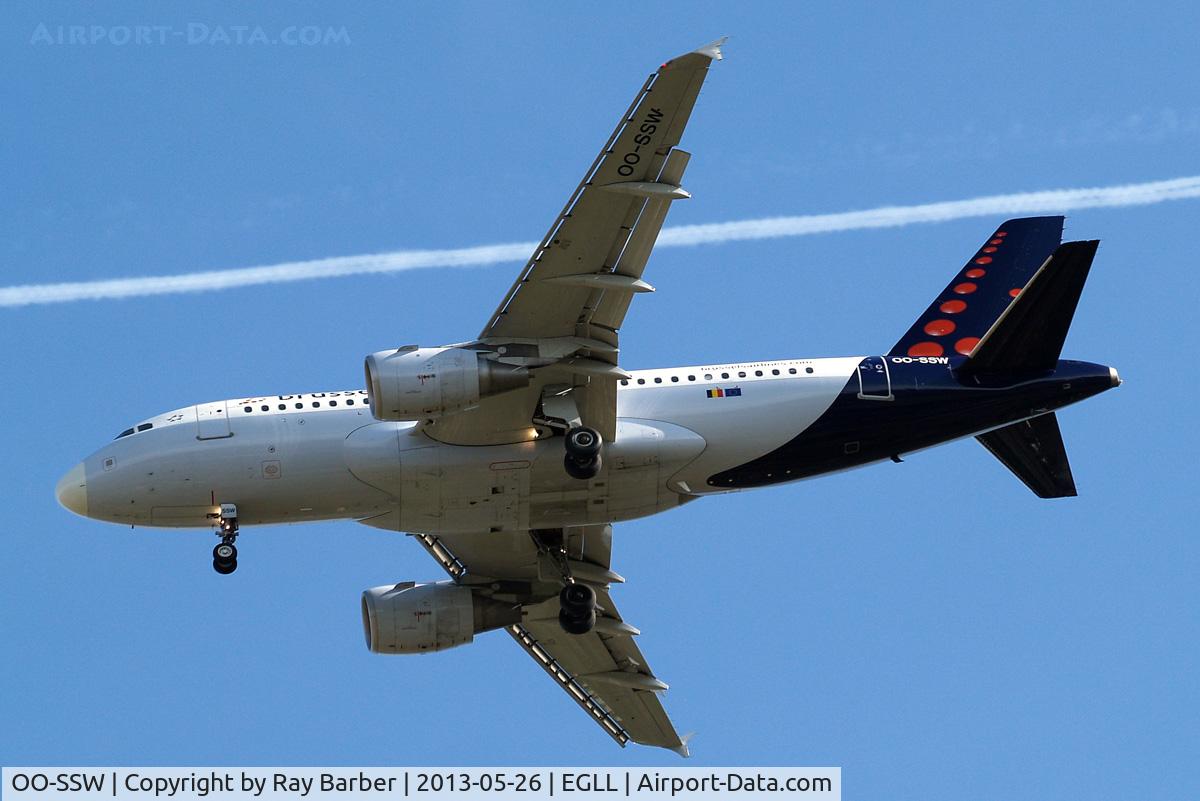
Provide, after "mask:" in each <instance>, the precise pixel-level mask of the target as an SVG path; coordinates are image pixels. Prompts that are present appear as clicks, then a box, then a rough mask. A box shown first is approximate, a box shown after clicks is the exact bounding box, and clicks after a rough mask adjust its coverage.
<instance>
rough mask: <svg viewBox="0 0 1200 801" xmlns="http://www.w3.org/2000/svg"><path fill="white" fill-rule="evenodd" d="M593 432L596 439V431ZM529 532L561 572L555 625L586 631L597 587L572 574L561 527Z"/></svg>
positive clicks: (593, 618) (591, 623) (591, 622)
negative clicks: (556, 622)
mask: <svg viewBox="0 0 1200 801" xmlns="http://www.w3.org/2000/svg"><path fill="white" fill-rule="evenodd" d="M589 430H590V429H589ZM593 433H594V432H593ZM596 436H597V439H599V435H598V434H597V435H596ZM597 458H598V457H597ZM529 534H530V536H531V537H533V543H534V545H536V546H537V549H538V551H540V552H541V553H543V554H545V555H547V556H549V557H550V559H551V560H552V561H553V562H554V565H555V567H557V568H558V572H559V573H561V574H562V580H563V588H562V591H561V592H560V593H559V594H558V603H559V610H558V625H560V626H562V630H563V631H565V632H566V633H567V634H587V633H588V632H589V631H591V630H592V629H593V628H594V627H595V626H596V591H595V590H594V589H592V587H591V585H590V584H585V583H583V582H582V581H579V580H578V579H576V578H575V577H574V576H572V575H571V565H570V563H569V562H568V561H567V549H566V547H565V544H564V539H563V531H562V529H535V530H534V531H531V532H529Z"/></svg>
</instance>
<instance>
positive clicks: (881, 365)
mask: <svg viewBox="0 0 1200 801" xmlns="http://www.w3.org/2000/svg"><path fill="white" fill-rule="evenodd" d="M858 397H860V398H862V399H863V400H892V399H893V397H894V396H893V395H892V377H891V375H890V374H889V373H888V367H887V362H886V361H885V360H884V358H883V357H882V356H868V357H867V358H865V359H863V360H862V361H861V362H859V363H858Z"/></svg>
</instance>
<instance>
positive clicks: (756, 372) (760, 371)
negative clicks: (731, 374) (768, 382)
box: [754, 370, 762, 376]
mask: <svg viewBox="0 0 1200 801" xmlns="http://www.w3.org/2000/svg"><path fill="white" fill-rule="evenodd" d="M754 374H755V375H757V376H761V375H762V370H755V371H754Z"/></svg>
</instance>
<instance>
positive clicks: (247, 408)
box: [242, 406, 254, 414]
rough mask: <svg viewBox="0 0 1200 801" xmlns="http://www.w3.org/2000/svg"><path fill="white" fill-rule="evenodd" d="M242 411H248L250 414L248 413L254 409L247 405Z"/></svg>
mask: <svg viewBox="0 0 1200 801" xmlns="http://www.w3.org/2000/svg"><path fill="white" fill-rule="evenodd" d="M242 411H243V412H246V413H247V414H248V413H250V412H252V411H254V409H252V408H250V407H249V406H247V407H246V408H245V409H242Z"/></svg>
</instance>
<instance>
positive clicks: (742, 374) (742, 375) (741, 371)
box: [738, 370, 746, 378]
mask: <svg viewBox="0 0 1200 801" xmlns="http://www.w3.org/2000/svg"><path fill="white" fill-rule="evenodd" d="M745 377H746V371H745V370H738V378H745Z"/></svg>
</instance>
